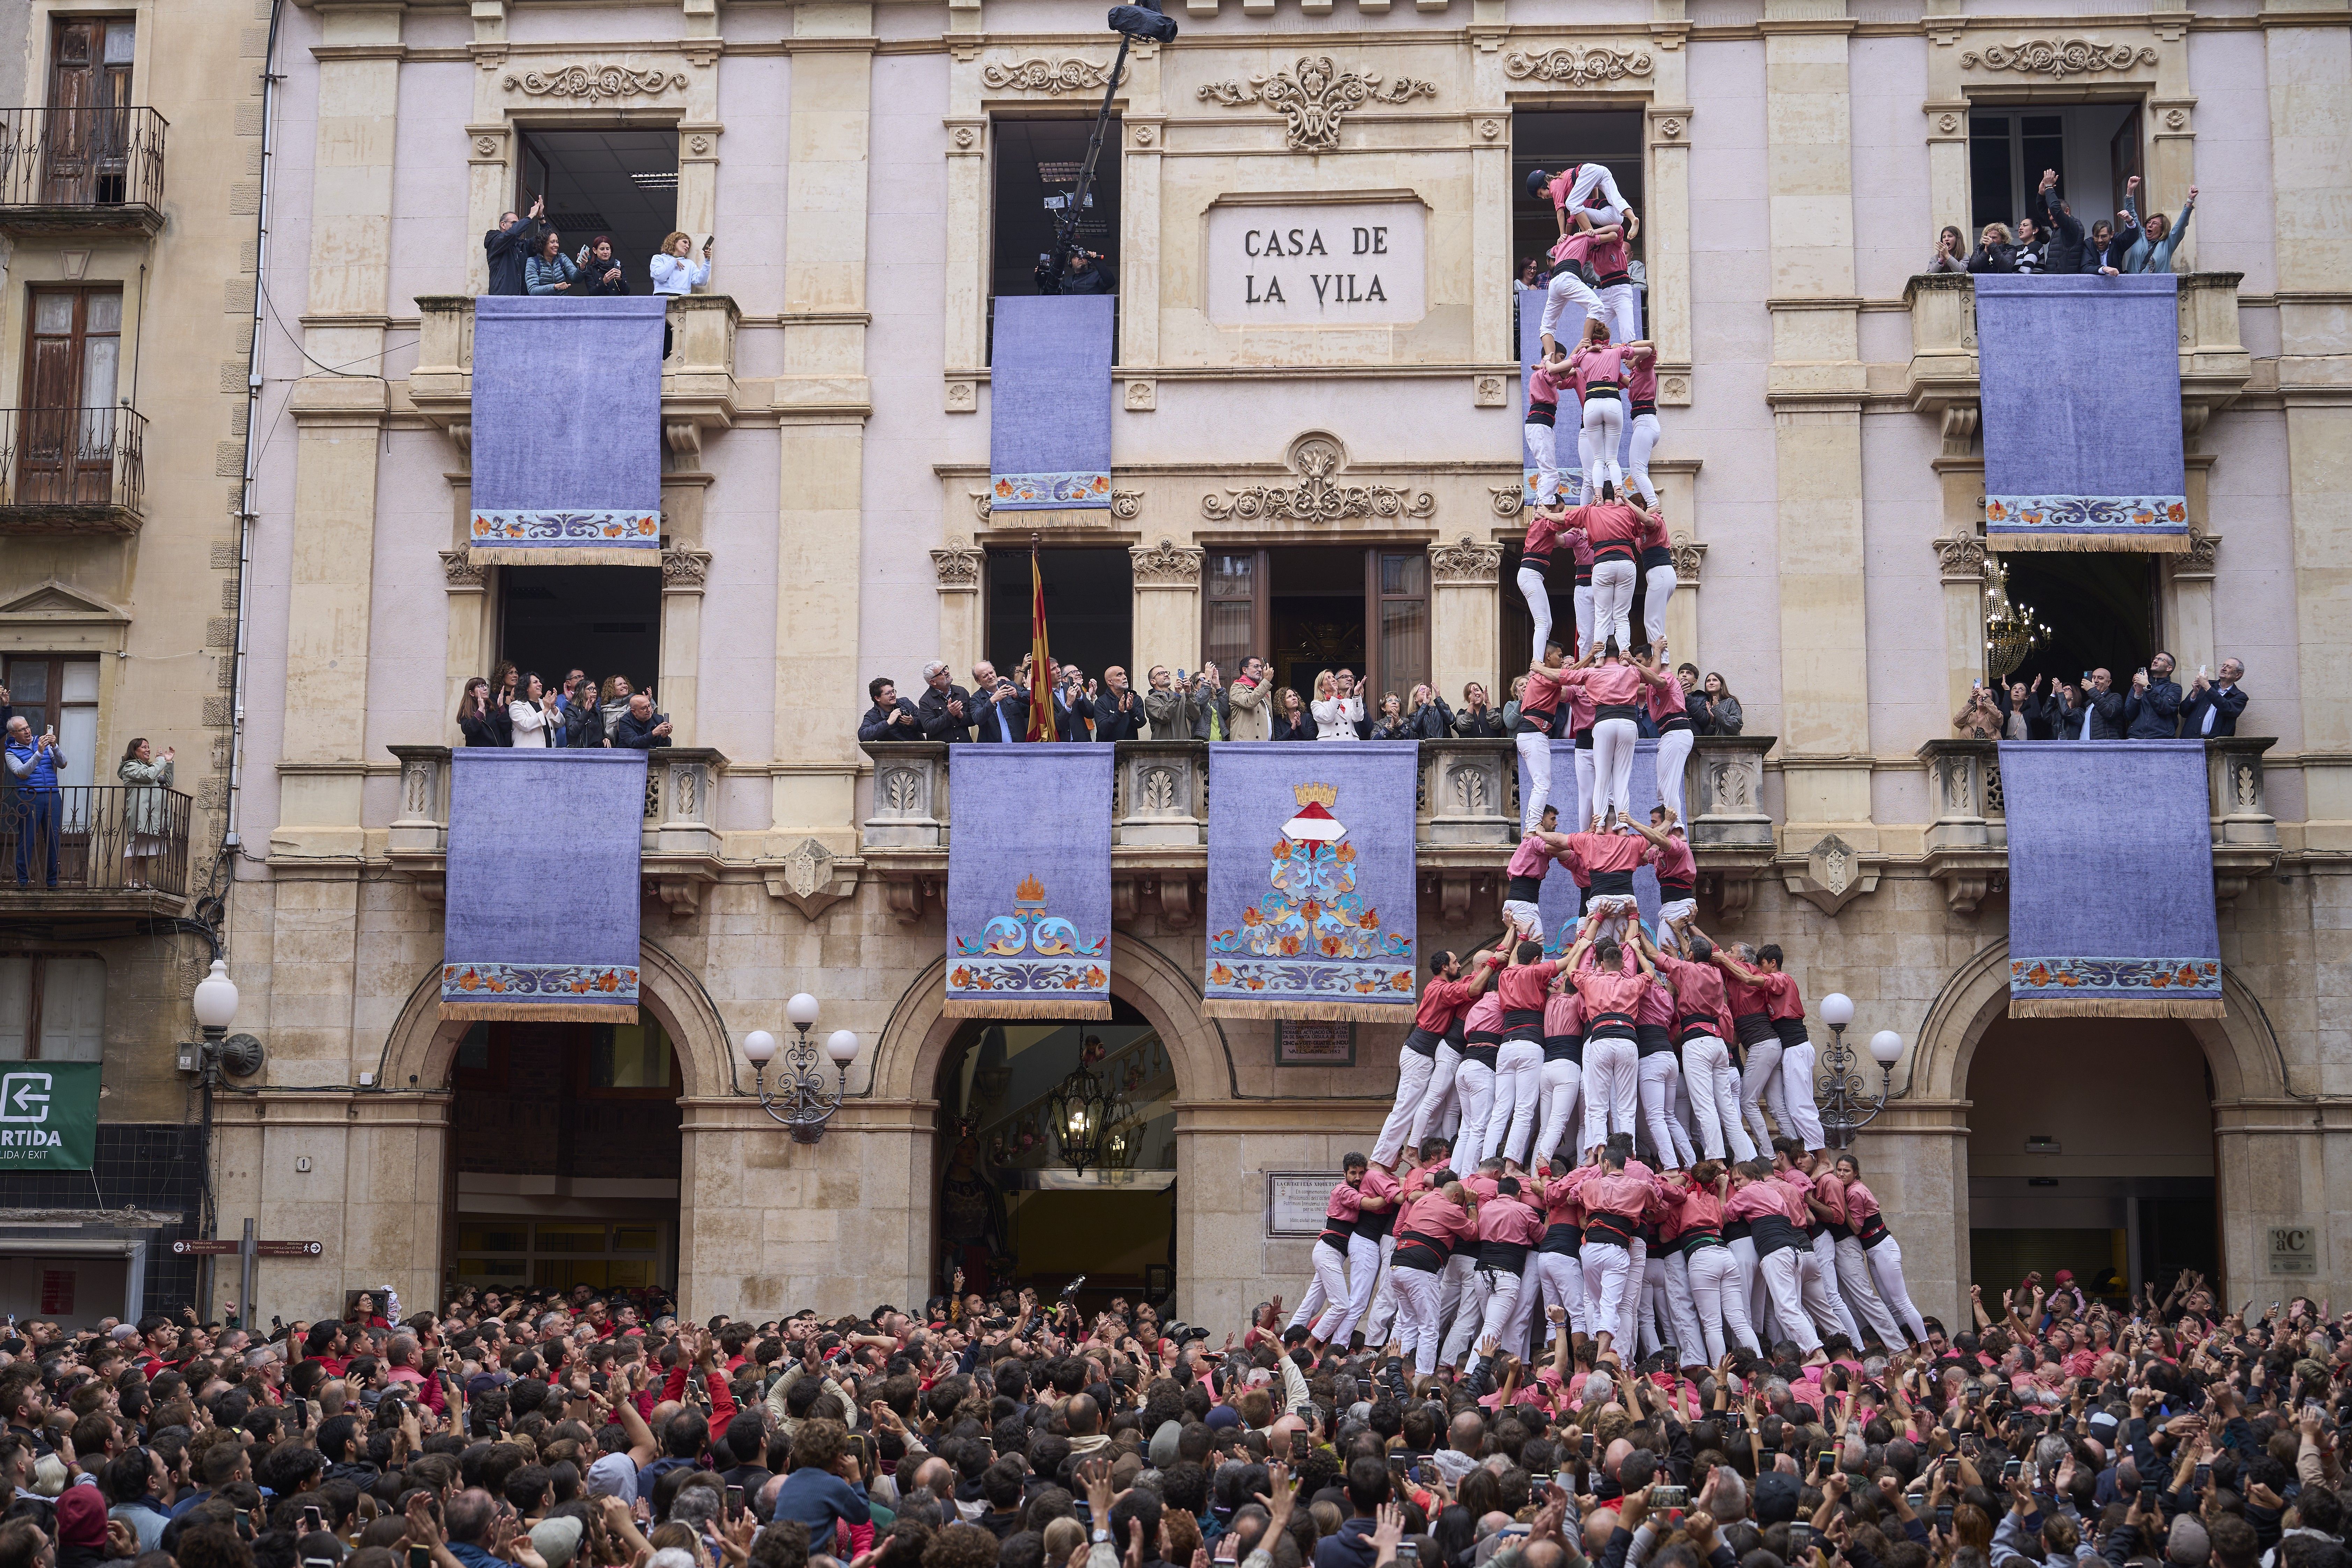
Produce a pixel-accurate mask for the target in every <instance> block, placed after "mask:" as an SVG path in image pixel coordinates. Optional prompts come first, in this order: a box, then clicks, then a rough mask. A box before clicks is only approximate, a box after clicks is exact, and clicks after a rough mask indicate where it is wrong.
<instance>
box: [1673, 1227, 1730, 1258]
mask: <svg viewBox="0 0 2352 1568" xmlns="http://www.w3.org/2000/svg"><path fill="white" fill-rule="evenodd" d="M1722 1245H1723V1235H1722V1233H1721V1232H1719V1231H1717V1229H1716V1228H1715V1227H1714V1226H1696V1227H1695V1228H1693V1229H1690V1230H1686V1231H1685V1232H1683V1234H1682V1237H1681V1238H1680V1239H1678V1240H1677V1241H1676V1242H1675V1246H1676V1247H1680V1248H1681V1249H1682V1254H1683V1256H1684V1257H1685V1258H1688V1257H1689V1256H1690V1255H1691V1254H1692V1253H1694V1252H1696V1251H1697V1250H1698V1249H1699V1248H1700V1247H1721V1246H1722Z"/></svg>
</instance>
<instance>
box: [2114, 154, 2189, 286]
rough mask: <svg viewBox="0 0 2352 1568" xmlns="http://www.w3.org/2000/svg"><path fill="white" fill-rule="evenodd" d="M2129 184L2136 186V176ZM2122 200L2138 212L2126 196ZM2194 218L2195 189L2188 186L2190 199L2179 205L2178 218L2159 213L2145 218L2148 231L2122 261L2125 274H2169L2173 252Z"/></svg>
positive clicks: (2135, 204)
mask: <svg viewBox="0 0 2352 1568" xmlns="http://www.w3.org/2000/svg"><path fill="white" fill-rule="evenodd" d="M2132 184H2135V185H2137V184H2139V176H2138V175H2137V174H2135V175H2133V176H2132ZM2124 200H2125V202H2126V203H2127V204H2130V205H2132V210H2133V211H2135V212H2137V211H2138V210H2139V209H2138V205H2137V203H2134V202H2133V201H2132V197H2131V196H2130V195H2126V196H2125V197H2124ZM2196 215H2197V187H2196V186H2194V185H2191V186H2189V199H2188V200H2187V201H2186V202H2183V203H2182V204H2181V205H2180V216H2179V217H2177V218H2168V217H2166V216H2164V215H2163V214H2162V213H2150V214H2149V215H2148V218H2147V229H2146V230H2145V232H2143V233H2142V234H2141V236H2140V239H2139V243H2138V244H2137V245H2135V246H2133V247H2131V251H2130V254H2128V255H2126V257H2125V258H2124V270H2125V271H2126V272H2169V271H2171V270H2172V256H2173V252H2174V251H2176V250H2177V249H2179V247H2180V237H2181V236H2182V235H2184V234H2186V233H2188V232H2189V219H2190V218H2192V217H2194V216H2196Z"/></svg>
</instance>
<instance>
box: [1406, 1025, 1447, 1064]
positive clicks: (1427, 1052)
mask: <svg viewBox="0 0 2352 1568" xmlns="http://www.w3.org/2000/svg"><path fill="white" fill-rule="evenodd" d="M1444 1043H1445V1037H1444V1036H1443V1035H1433V1034H1431V1033H1430V1032H1429V1031H1428V1030H1427V1029H1424V1028H1423V1027H1422V1026H1420V1025H1419V1024H1415V1025H1414V1026H1412V1033H1411V1034H1409V1035H1407V1036H1406V1037H1404V1048H1405V1049H1406V1050H1409V1051H1411V1052H1412V1053H1413V1054H1414V1055H1415V1056H1421V1057H1431V1058H1434V1057H1435V1056H1436V1055H1437V1047H1439V1046H1441V1045H1444Z"/></svg>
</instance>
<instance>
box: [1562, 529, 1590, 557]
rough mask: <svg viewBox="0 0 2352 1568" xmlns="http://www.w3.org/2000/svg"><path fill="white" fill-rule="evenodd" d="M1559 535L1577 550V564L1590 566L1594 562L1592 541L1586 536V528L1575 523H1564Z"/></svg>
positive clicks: (1572, 548)
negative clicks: (1583, 528)
mask: <svg viewBox="0 0 2352 1568" xmlns="http://www.w3.org/2000/svg"><path fill="white" fill-rule="evenodd" d="M1559 536H1560V538H1562V539H1564V540H1566V541H1567V542H1568V547H1569V548H1570V550H1572V551H1574V552H1576V563H1577V565H1579V566H1580V567H1586V568H1590V567H1591V564H1592V541H1591V539H1590V538H1589V537H1587V536H1586V534H1585V531H1584V530H1582V529H1581V528H1579V527H1577V526H1576V525H1575V524H1574V523H1563V525H1562V527H1561V528H1560V531H1559Z"/></svg>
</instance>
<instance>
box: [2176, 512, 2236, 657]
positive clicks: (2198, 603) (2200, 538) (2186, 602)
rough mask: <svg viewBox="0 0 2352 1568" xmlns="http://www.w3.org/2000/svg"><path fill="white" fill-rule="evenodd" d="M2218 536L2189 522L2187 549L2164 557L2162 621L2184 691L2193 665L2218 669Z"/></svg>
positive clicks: (2219, 654) (2219, 551)
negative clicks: (2215, 601)
mask: <svg viewBox="0 0 2352 1568" xmlns="http://www.w3.org/2000/svg"><path fill="white" fill-rule="evenodd" d="M2220 553H2221V535H2220V534H2218V533H2208V532H2206V531H2204V530H2203V529H2201V528H2199V527H2198V526H2197V525H2196V524H2195V523H2193V522H2192V523H2190V524H2189V553H2188V554H2186V555H2168V556H2165V557H2164V625H2165V635H2166V637H2167V638H2168V640H2169V643H2170V646H2171V648H2172V657H2173V658H2175V659H2177V660H2179V669H2178V670H2177V671H2176V672H2175V676H2174V678H2175V679H2178V680H2179V682H2180V689H2181V690H2182V691H2184V692H2186V691H2187V690H2188V689H2189V682H2190V681H2191V680H2192V679H2195V678H2196V674H2197V668H2198V666H2200V665H2202V666H2204V667H2205V668H2207V669H2208V670H2212V669H2218V668H2221V658H2222V655H2221V649H2220V648H2218V647H2215V646H2214V642H2213V578H2214V575H2215V573H2214V564H2215V562H2216V560H2217V558H2218V557H2219V555H2220Z"/></svg>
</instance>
